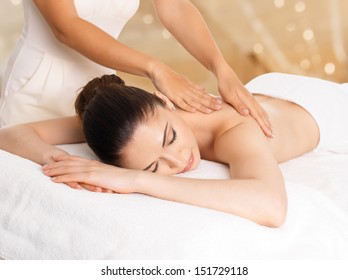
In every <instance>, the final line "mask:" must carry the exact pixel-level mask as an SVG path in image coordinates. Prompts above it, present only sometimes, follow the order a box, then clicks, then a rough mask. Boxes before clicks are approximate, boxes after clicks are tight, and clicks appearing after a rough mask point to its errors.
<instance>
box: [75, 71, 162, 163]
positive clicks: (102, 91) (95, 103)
mask: <svg viewBox="0 0 348 280" xmlns="http://www.w3.org/2000/svg"><path fill="white" fill-rule="evenodd" d="M157 106H164V102H163V101H162V100H161V99H160V98H158V97H157V96H155V95H154V94H151V93H149V92H147V91H145V90H142V89H139V88H136V87H132V86H126V85H125V83H124V81H123V80H122V79H121V78H119V77H118V76H116V75H104V76H102V77H101V78H95V79H93V80H91V81H90V82H88V83H87V85H86V86H85V87H83V89H82V90H81V92H80V93H79V95H78V97H77V99H76V102H75V110H76V113H77V116H78V117H79V118H80V119H81V120H82V125H83V131H84V134H85V137H86V141H87V143H88V145H89V146H90V147H91V149H92V150H93V151H94V153H95V154H96V155H97V156H98V157H99V158H100V159H101V160H102V161H103V162H105V163H108V164H112V165H116V166H120V167H122V151H123V148H124V147H125V146H126V145H127V143H128V142H129V141H130V140H131V138H132V136H133V134H134V132H135V129H136V128H137V126H138V125H139V124H141V123H143V122H145V121H146V120H147V118H148V117H150V116H151V115H153V114H154V113H155V110H156V107H157Z"/></svg>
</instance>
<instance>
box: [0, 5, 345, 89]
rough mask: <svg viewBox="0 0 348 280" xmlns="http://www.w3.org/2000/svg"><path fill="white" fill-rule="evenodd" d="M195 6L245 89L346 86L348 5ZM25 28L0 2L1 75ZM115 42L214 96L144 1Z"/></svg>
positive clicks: (209, 81)
mask: <svg viewBox="0 0 348 280" xmlns="http://www.w3.org/2000/svg"><path fill="white" fill-rule="evenodd" d="M29 1H30V0H29ZM101 1H102V0H101ZM192 2H193V3H194V4H195V5H196V6H197V7H198V9H199V10H200V11H201V13H202V14H203V16H204V18H205V19H206V21H207V24H208V25H209V27H210V29H211V31H212V33H213V36H214V37H215V39H216V41H217V43H218V45H219V46H220V48H221V50H222V52H223V54H224V56H225V57H226V59H227V61H228V63H229V64H230V65H231V66H232V67H233V68H234V69H235V71H236V72H237V74H238V75H239V77H240V78H241V80H242V81H243V82H247V81H248V80H250V79H251V78H252V77H254V76H256V75H258V74H260V73H263V72H269V71H281V72H288V73H297V74H306V75H310V76H317V77H322V78H326V79H329V80H332V81H337V82H344V81H348V57H347V56H348V1H347V0H302V1H298V0H205V1H202V0H192ZM22 26H23V15H22V7H21V0H0V70H2V69H3V67H4V63H5V61H6V58H7V57H8V55H9V53H10V51H11V50H12V48H13V47H14V44H15V42H16V41H17V39H18V37H19V36H20V32H21V28H22ZM120 41H122V42H124V43H126V44H127V45H129V46H131V47H133V48H135V49H138V50H140V51H143V52H145V53H147V54H150V55H153V56H155V57H157V58H159V59H161V60H163V61H164V62H166V63H167V64H169V65H170V66H171V67H173V68H174V69H175V70H177V71H179V72H181V73H184V74H186V75H187V76H188V77H190V78H191V79H192V80H193V81H195V82H196V83H199V84H202V85H204V86H206V87H207V89H208V90H209V91H210V92H212V93H217V92H216V84H215V80H214V79H213V77H212V76H211V74H210V73H208V72H207V71H205V69H204V68H202V66H200V65H199V64H198V63H197V62H196V61H195V60H194V59H193V58H192V57H191V56H190V55H188V54H187V52H186V51H185V50H184V49H183V48H182V47H181V46H180V45H179V44H178V43H177V42H176V41H175V39H173V38H172V37H171V36H170V34H169V33H168V32H167V31H166V30H165V29H164V28H163V26H162V25H161V24H160V23H159V21H158V20H157V18H156V15H155V13H154V10H153V7H152V1H150V0H142V1H141V6H140V9H139V11H138V12H137V14H136V15H135V16H134V17H133V18H132V20H131V21H130V22H129V23H128V24H127V25H126V28H125V29H124V31H123V32H122V34H121V37H120ZM203 43H204V42H202V44H203ZM119 74H120V75H121V76H123V77H124V78H125V79H126V80H127V82H128V83H136V84H137V85H138V86H144V87H146V88H148V89H151V88H152V85H151V84H150V83H149V81H148V80H146V79H144V78H137V77H134V76H131V75H123V74H122V73H119Z"/></svg>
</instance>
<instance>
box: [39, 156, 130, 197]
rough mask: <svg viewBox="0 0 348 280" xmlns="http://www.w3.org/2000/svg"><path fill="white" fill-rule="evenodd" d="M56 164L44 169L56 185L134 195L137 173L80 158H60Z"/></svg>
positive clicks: (56, 158) (46, 166)
mask: <svg viewBox="0 0 348 280" xmlns="http://www.w3.org/2000/svg"><path fill="white" fill-rule="evenodd" d="M54 160H55V161H56V162H54V163H50V164H47V165H45V166H43V167H42V170H43V172H44V174H45V175H47V176H49V177H51V178H52V181H53V182H55V183H65V184H67V185H68V186H70V187H72V188H75V189H81V188H84V189H87V190H89V191H95V192H115V193H123V194H125V193H133V192H136V189H135V188H134V179H135V177H136V176H135V173H136V171H133V170H128V169H123V168H118V167H115V166H112V165H108V164H104V163H101V162H99V161H96V160H89V159H85V158H81V157H78V156H68V155H63V156H58V157H55V158H54Z"/></svg>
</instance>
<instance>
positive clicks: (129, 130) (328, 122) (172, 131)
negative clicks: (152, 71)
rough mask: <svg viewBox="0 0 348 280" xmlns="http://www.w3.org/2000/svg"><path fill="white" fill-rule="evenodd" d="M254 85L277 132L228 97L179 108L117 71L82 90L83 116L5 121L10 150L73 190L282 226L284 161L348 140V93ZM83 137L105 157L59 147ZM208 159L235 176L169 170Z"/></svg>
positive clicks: (336, 88) (333, 87)
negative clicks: (214, 104)
mask: <svg viewBox="0 0 348 280" xmlns="http://www.w3.org/2000/svg"><path fill="white" fill-rule="evenodd" d="M247 87H248V88H249V90H250V91H251V92H257V93H261V94H255V97H256V99H257V100H258V102H260V103H261V105H262V106H263V108H264V109H265V111H266V112H267V113H268V115H269V117H270V121H271V123H272V124H273V129H274V134H275V137H274V138H267V137H266V136H265V135H264V134H263V132H262V130H261V128H260V127H259V126H258V124H257V122H256V121H255V120H254V119H253V118H252V117H245V116H241V115H239V114H238V113H237V112H236V111H235V110H234V109H233V108H232V107H231V106H229V105H228V104H223V108H222V109H221V110H220V111H216V112H214V113H211V114H202V113H199V112H197V113H188V112H185V111H182V110H172V109H171V108H170V106H167V105H168V101H167V99H166V98H165V97H164V96H163V95H162V94H160V93H159V92H156V93H155V94H150V93H148V92H146V91H144V90H141V89H139V88H135V87H131V86H126V85H125V84H124V82H123V81H122V80H121V79H120V78H118V77H117V76H115V75H109V76H103V77H101V78H95V79H93V80H92V81H90V82H89V83H88V84H87V85H86V86H85V87H84V88H83V90H82V91H81V92H80V94H79V96H78V98H77V100H76V104H75V106H76V112H77V115H78V117H68V118H61V119H54V120H47V121H41V122H36V123H29V124H23V125H17V126H13V127H7V128H2V129H1V130H0V148H2V149H4V150H7V151H9V152H11V153H14V154H17V155H19V156H22V157H25V158H27V159H30V160H32V161H35V162H37V163H39V164H41V165H43V172H44V174H45V175H47V176H50V177H51V178H52V180H53V181H54V182H57V183H66V184H67V185H69V186H71V187H73V188H85V189H88V190H92V191H100V190H104V191H105V190H106V191H107V192H115V193H120V194H125V193H142V194H146V195H150V196H154V197H157V198H161V199H166V200H171V201H176V202H181V203H186V204H191V205H196V206H200V207H206V208H211V209H215V210H218V211H224V212H227V213H230V214H233V215H238V216H240V217H244V218H246V219H249V220H251V221H254V222H256V223H259V224H261V225H265V226H270V227H278V226H280V225H282V224H283V223H284V221H285V218H286V212H287V195H286V190H285V186H284V179H283V176H282V174H281V171H280V169H279V167H278V163H281V162H284V161H287V160H289V159H292V158H294V157H298V156H300V155H302V154H304V153H306V152H308V151H312V150H313V149H315V148H326V149H330V148H334V147H336V146H338V145H343V144H346V143H348V128H347V127H348V126H346V127H343V125H341V126H339V125H338V122H342V121H343V120H348V113H347V111H348V110H347V108H348V91H347V90H344V88H343V86H342V85H340V84H336V83H332V82H328V81H324V80H319V79H315V78H308V77H300V76H295V75H287V74H277V73H272V74H266V75H262V76H259V77H258V78H256V79H254V80H252V81H251V82H250V83H249V84H248V85H247ZM81 120H82V121H81ZM83 141H87V143H88V145H89V146H90V147H91V149H92V150H93V151H94V152H95V154H96V155H97V156H98V157H99V158H100V160H101V161H102V162H103V163H101V162H99V161H93V160H88V159H84V158H80V157H77V156H70V155H68V154H67V153H66V152H65V151H63V150H61V149H59V148H57V147H55V145H58V144H68V143H79V142H83ZM201 158H202V159H206V160H210V161H216V162H221V163H225V164H228V165H229V168H230V174H231V179H221V180H218V179H211V180H207V179H191V178H183V177H177V176H168V175H174V174H178V173H182V172H187V171H190V170H193V169H195V168H196V167H197V166H198V164H199V162H200V159H201Z"/></svg>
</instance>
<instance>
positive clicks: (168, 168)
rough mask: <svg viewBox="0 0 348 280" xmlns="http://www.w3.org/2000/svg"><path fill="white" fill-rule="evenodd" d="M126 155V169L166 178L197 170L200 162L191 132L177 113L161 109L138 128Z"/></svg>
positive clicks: (126, 150)
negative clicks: (157, 174)
mask: <svg viewBox="0 0 348 280" xmlns="http://www.w3.org/2000/svg"><path fill="white" fill-rule="evenodd" d="M123 155H124V156H123V159H124V160H123V162H124V165H123V167H124V168H129V169H136V170H145V171H149V172H155V173H159V174H166V175H173V174H178V173H183V172H187V171H189V170H193V169H195V168H196V167H197V166H198V164H199V161H200V153H199V148H198V145H197V141H196V138H195V136H194V134H193V132H192V130H191V128H190V127H189V126H188V125H187V124H186V122H185V121H184V120H183V119H182V118H181V117H180V116H179V115H178V114H177V113H176V112H175V111H171V110H168V109H166V108H162V107H160V106H158V107H157V110H156V112H155V114H154V115H153V116H151V117H150V118H149V119H148V120H147V121H146V122H145V123H143V124H140V125H139V126H138V127H137V129H136V130H135V133H134V135H133V137H132V140H131V141H130V142H129V143H128V145H127V146H126V147H125V148H124V150H123Z"/></svg>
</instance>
